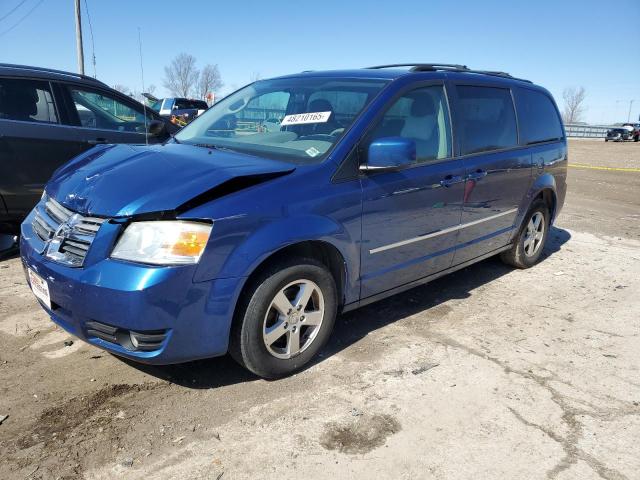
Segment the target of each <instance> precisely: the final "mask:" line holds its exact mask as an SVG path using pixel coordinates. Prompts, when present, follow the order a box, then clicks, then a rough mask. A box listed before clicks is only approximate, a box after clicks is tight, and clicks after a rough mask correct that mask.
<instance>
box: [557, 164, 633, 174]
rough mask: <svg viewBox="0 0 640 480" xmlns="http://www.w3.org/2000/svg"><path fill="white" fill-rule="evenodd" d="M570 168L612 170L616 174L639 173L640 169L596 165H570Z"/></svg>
mask: <svg viewBox="0 0 640 480" xmlns="http://www.w3.org/2000/svg"><path fill="white" fill-rule="evenodd" d="M569 166H570V167H575V168H588V169H590V170H612V171H614V172H639V173H640V168H614V167H598V166H594V165H583V164H581V163H570V164H569Z"/></svg>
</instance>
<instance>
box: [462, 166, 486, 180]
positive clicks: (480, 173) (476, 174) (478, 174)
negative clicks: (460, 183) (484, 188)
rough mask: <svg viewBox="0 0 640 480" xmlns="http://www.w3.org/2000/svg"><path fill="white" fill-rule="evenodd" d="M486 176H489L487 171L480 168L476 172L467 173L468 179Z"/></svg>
mask: <svg viewBox="0 0 640 480" xmlns="http://www.w3.org/2000/svg"><path fill="white" fill-rule="evenodd" d="M486 176H487V171H486V170H482V169H480V168H479V169H478V170H476V171H475V172H471V173H469V174H468V175H467V180H480V179H481V178H484V177H486Z"/></svg>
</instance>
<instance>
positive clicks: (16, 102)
mask: <svg viewBox="0 0 640 480" xmlns="http://www.w3.org/2000/svg"><path fill="white" fill-rule="evenodd" d="M0 110H1V111H2V113H4V114H6V115H8V116H9V117H13V118H18V119H27V117H29V116H31V115H35V114H36V113H38V94H37V93H36V91H35V90H33V89H31V88H24V87H21V86H12V87H9V88H6V87H5V89H3V90H0Z"/></svg>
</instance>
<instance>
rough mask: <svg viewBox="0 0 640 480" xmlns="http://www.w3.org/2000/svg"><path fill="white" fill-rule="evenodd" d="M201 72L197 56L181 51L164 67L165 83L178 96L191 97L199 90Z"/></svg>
mask: <svg viewBox="0 0 640 480" xmlns="http://www.w3.org/2000/svg"><path fill="white" fill-rule="evenodd" d="M199 73H200V72H199V71H198V68H197V67H196V58H195V57H194V56H193V55H189V54H188V53H181V54H179V55H178V56H176V58H174V59H173V60H172V61H171V63H170V64H169V65H167V66H166V67H164V80H163V85H164V87H165V88H166V89H167V90H169V91H170V92H171V94H172V95H175V96H176V97H190V96H191V95H192V94H193V93H194V92H195V91H196V90H197V85H198V75H199Z"/></svg>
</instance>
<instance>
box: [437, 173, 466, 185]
mask: <svg viewBox="0 0 640 480" xmlns="http://www.w3.org/2000/svg"><path fill="white" fill-rule="evenodd" d="M461 182H464V178H462V176H460V175H447V176H446V177H444V178H443V179H442V180H440V185H442V186H443V187H450V186H451V185H455V184H456V183H461Z"/></svg>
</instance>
